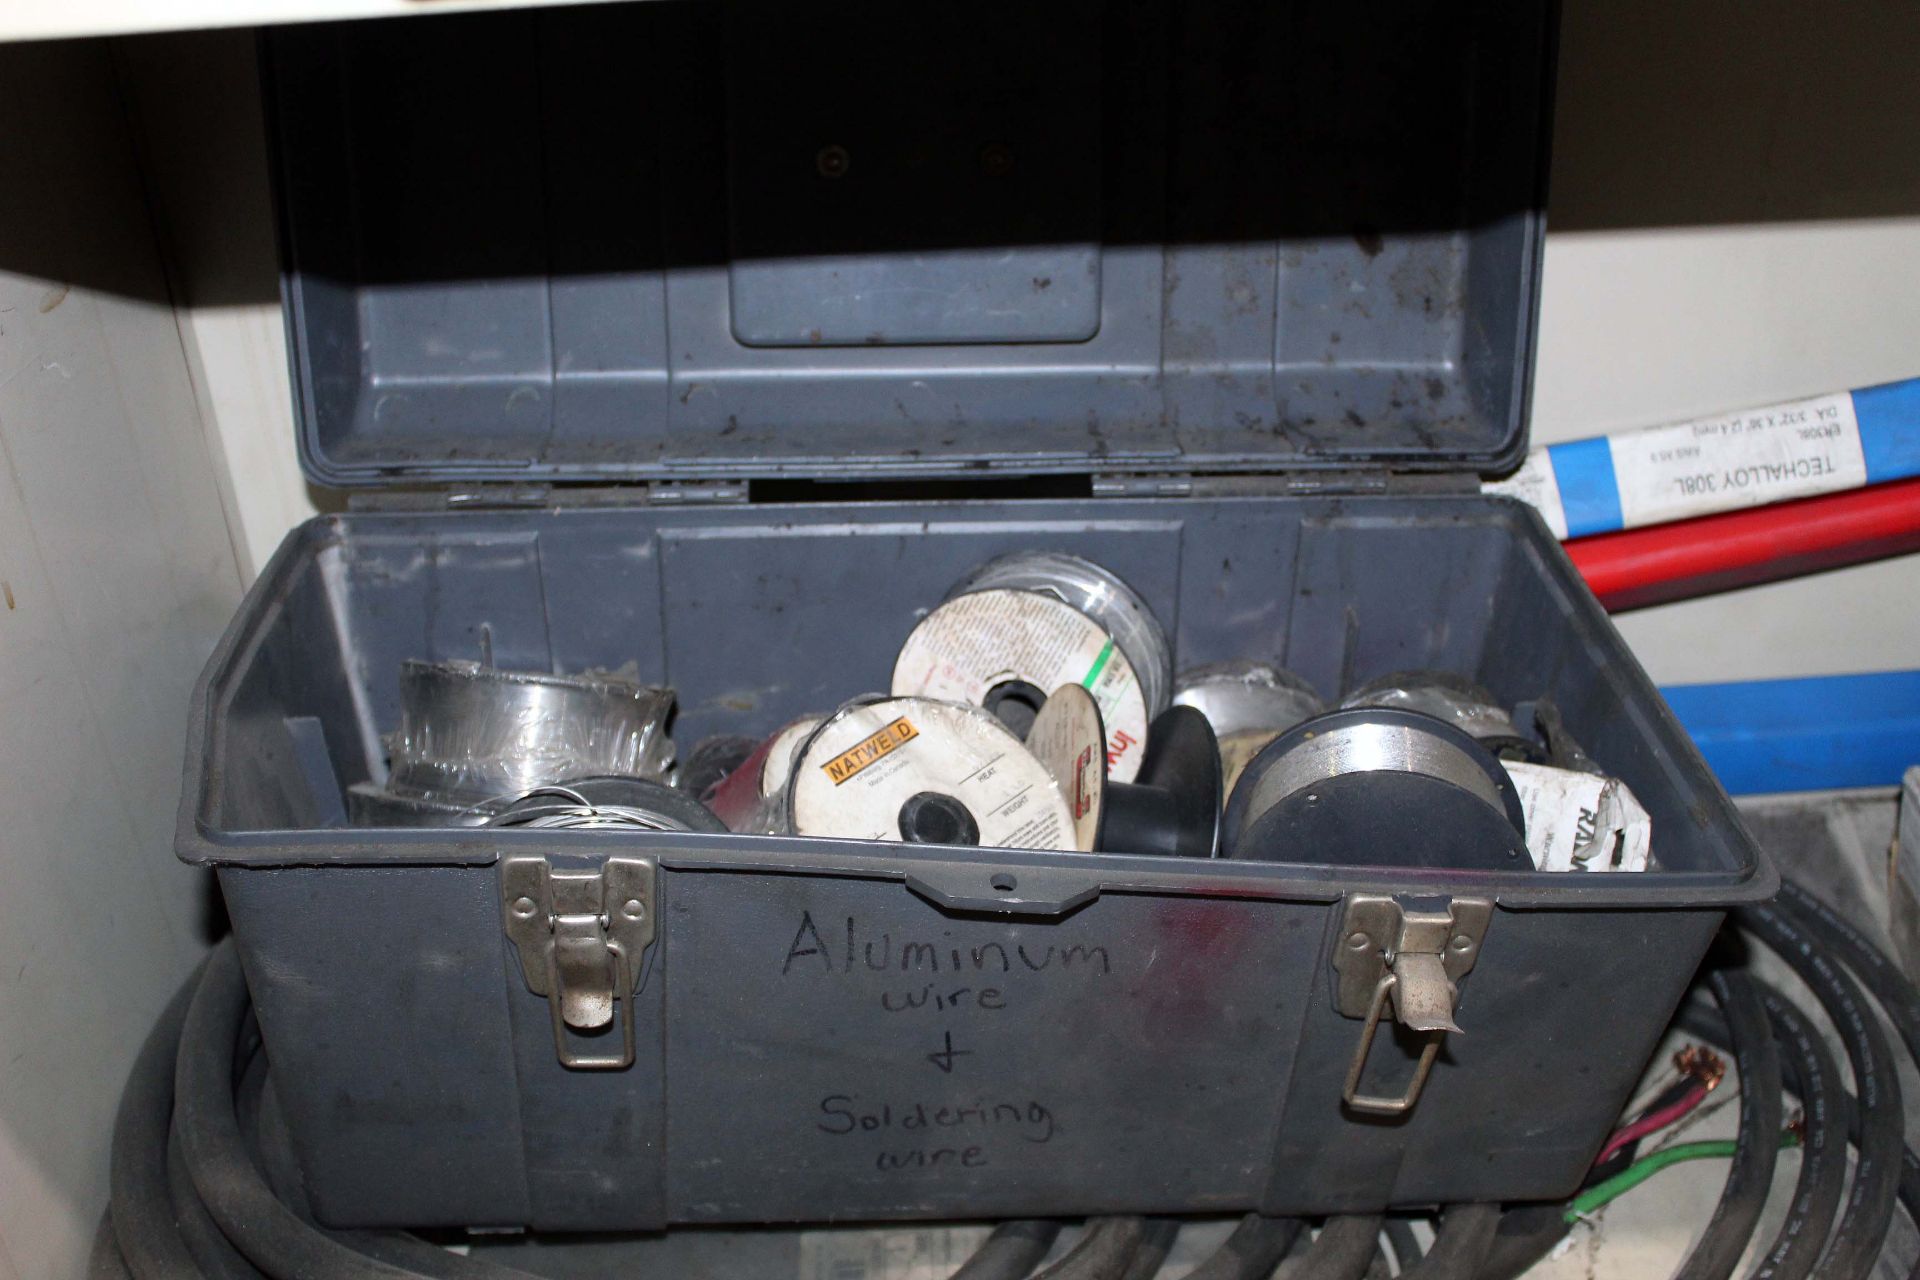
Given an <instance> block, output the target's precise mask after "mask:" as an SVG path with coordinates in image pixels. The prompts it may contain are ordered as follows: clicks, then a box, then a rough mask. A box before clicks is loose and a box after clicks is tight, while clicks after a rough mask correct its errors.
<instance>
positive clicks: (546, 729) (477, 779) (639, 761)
mask: <svg viewBox="0 0 1920 1280" xmlns="http://www.w3.org/2000/svg"><path fill="white" fill-rule="evenodd" d="M672 713H673V691H672V690H671V689H661V688H654V687H650V686H647V685H642V684H639V683H637V682H635V681H632V680H627V679H624V678H622V677H619V676H609V675H577V676H560V675H548V674H544V673H540V672H520V671H501V670H499V669H497V668H494V667H483V666H481V665H480V664H479V663H475V662H421V661H417V660H410V661H408V662H406V663H403V664H402V666H401V670H400V728H399V731H398V732H397V733H395V734H394V735H393V738H392V740H391V742H390V749H391V753H392V769H391V775H390V777H389V778H388V781H387V789H388V790H389V791H391V792H393V793H394V794H396V795H405V796H414V797H418V798H421V799H437V800H451V801H467V802H471V801H476V800H483V799H489V798H492V797H495V796H502V795H519V794H522V793H524V792H527V791H531V790H533V789H534V788H536V787H539V786H541V785H542V784H544V783H548V782H555V781H559V780H560V779H563V778H575V777H589V776H595V775H602V774H605V775H618V776H623V777H648V778H658V777H660V776H662V775H664V774H665V773H666V771H667V769H668V767H669V766H670V765H671V764H672V763H673V743H672V740H671V739H669V738H668V737H667V720H668V718H669V717H670V716H671V715H672Z"/></svg>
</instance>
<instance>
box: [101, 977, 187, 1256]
mask: <svg viewBox="0 0 1920 1280" xmlns="http://www.w3.org/2000/svg"><path fill="white" fill-rule="evenodd" d="M204 968H205V966H204V965H203V966H201V969H196V970H195V973H194V976H193V977H189V978H188V979H187V981H186V982H185V984H183V985H182V986H181V988H180V990H179V992H178V993H177V994H175V995H174V997H173V999H171V1000H169V1001H168V1002H167V1007H166V1008H165V1009H164V1010H162V1011H161V1013H160V1018H159V1020H158V1021H157V1022H155V1023H154V1024H153V1030H152V1031H150V1032H148V1033H147V1038H146V1040H145V1041H144V1042H143V1043H142V1044H141V1046H140V1052H139V1054H138V1055H136V1056H135V1058H134V1062H133V1072H132V1074H131V1075H129V1076H128V1077H127V1087H126V1089H125V1091H124V1092H122V1093H121V1095H120V1106H119V1108H118V1109H117V1110H116V1111H115V1112H114V1119H113V1144H112V1154H111V1155H110V1157H109V1166H108V1175H107V1182H108V1194H109V1197H110V1200H111V1203H112V1205H113V1207H112V1209H111V1210H110V1211H109V1216H110V1218H111V1220H112V1223H113V1235H114V1240H115V1241H116V1242H117V1243H118V1244H119V1248H120V1256H121V1257H122V1258H123V1259H125V1261H126V1265H127V1270H128V1271H130V1272H132V1274H133V1275H134V1277H135V1280H192V1277H195V1276H198V1275H199V1274H200V1269H199V1267H198V1266H196V1265H195V1263H194V1258H193V1255H192V1253H190V1252H189V1251H188V1249H187V1245H186V1242H185V1241H184V1240H182V1239H181V1238H180V1233H179V1231H178V1230H176V1229H175V1227H174V1218H173V1197H172V1194H171V1193H170V1192H169V1190H168V1187H167V1131H168V1129H169V1128H170V1127H171V1126H172V1123H173V1058H174V1051H175V1046H176V1045H177V1044H178V1043H179V1042H180V1033H181V1028H182V1027H183V1026H184V1025H185V1023H186V1020H187V1006H188V1005H189V1004H190V1003H191V1002H192V1000H193V993H194V991H195V989H196V988H197V986H198V975H199V973H200V972H201V971H202V970H204Z"/></svg>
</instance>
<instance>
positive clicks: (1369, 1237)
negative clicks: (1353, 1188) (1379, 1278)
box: [1288, 1214, 1380, 1280]
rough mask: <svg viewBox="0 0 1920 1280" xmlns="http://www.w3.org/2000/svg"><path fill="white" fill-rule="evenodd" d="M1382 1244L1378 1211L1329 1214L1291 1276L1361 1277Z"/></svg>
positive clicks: (1314, 1279)
mask: <svg viewBox="0 0 1920 1280" xmlns="http://www.w3.org/2000/svg"><path fill="white" fill-rule="evenodd" d="M1379 1247H1380V1215H1379V1214H1343V1215H1342V1216H1340V1217H1338V1218H1328V1219H1327V1221H1326V1224H1325V1225H1324V1226H1322V1227H1321V1228H1320V1234H1319V1235H1318V1236H1317V1237H1315V1239H1314V1242H1313V1247H1312V1248H1311V1249H1308V1250H1307V1252H1306V1256H1304V1257H1302V1258H1301V1259H1300V1262H1299V1265H1298V1266H1297V1267H1295V1268H1294V1271H1293V1274H1292V1275H1291V1276H1289V1277H1288V1280H1360V1277H1361V1276H1362V1275H1364V1274H1365V1273H1366V1270H1367V1264H1368V1263H1370V1262H1372V1261H1373V1253H1374V1250H1375V1249H1377V1248H1379Z"/></svg>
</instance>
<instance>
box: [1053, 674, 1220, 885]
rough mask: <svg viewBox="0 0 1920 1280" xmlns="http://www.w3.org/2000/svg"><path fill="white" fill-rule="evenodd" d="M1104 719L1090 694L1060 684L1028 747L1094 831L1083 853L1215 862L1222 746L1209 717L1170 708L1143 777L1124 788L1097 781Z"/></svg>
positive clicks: (1154, 734) (1150, 736)
mask: <svg viewBox="0 0 1920 1280" xmlns="http://www.w3.org/2000/svg"><path fill="white" fill-rule="evenodd" d="M1099 717H1100V709H1099V707H1098V706H1097V705H1096V704H1095V703H1094V700H1093V697H1092V695H1091V694H1089V693H1088V692H1087V691H1086V690H1085V689H1084V688H1082V687H1080V686H1079V685H1063V686H1061V687H1060V688H1059V689H1056V690H1055V691H1054V693H1053V696H1052V697H1050V698H1048V699H1047V703H1046V705H1045V706H1044V707H1042V708H1041V709H1040V715H1039V718H1038V719H1037V720H1036V721H1035V722H1034V727H1033V733H1032V734H1030V735H1029V736H1028V738H1027V746H1028V747H1029V748H1030V749H1031V750H1032V751H1033V753H1034V754H1035V755H1036V756H1038V757H1039V758H1040V760H1041V762H1042V763H1043V764H1047V765H1048V766H1049V769H1050V770H1051V771H1052V772H1053V773H1054V776H1055V778H1056V781H1058V783H1059V784H1060V787H1061V790H1062V793H1063V794H1064V795H1065V796H1066V799H1067V805H1068V809H1069V811H1070V812H1071V813H1072V815H1073V817H1074V819H1075V821H1076V823H1084V824H1085V825H1086V826H1089V827H1091V828H1092V836H1093V839H1092V842H1091V843H1090V844H1085V845H1081V846H1079V847H1081V848H1093V849H1100V850H1103V851H1105V852H1109V853H1148V854H1159V855H1161V856H1163V857H1174V858H1211V857H1215V856H1217V855H1218V853H1219V851H1220V806H1221V801H1222V799H1223V797H1222V795H1221V763H1220V744H1219V742H1218V740H1217V739H1216V738H1215V737H1214V733H1213V726H1212V725H1210V724H1208V723H1207V718H1206V717H1205V716H1204V715H1202V714H1200V712H1198V711H1196V710H1194V709H1193V708H1192V707H1168V708H1167V709H1166V710H1165V711H1162V712H1161V713H1160V714H1159V715H1157V716H1155V717H1154V720H1153V724H1152V726H1151V727H1150V728H1149V729H1148V730H1147V752H1146V758H1145V759H1144V760H1143V761H1142V762H1141V765H1140V773H1139V776H1138V777H1137V778H1136V779H1135V780H1134V781H1133V782H1131V783H1126V782H1113V781H1110V780H1104V779H1102V778H1101V777H1100V766H1101V765H1102V764H1103V763H1104V761H1103V759H1102V758H1101V757H1100V756H1099V755H1098V754H1097V753H1098V747H1099V743H1100V742H1101V741H1102V739H1103V737H1104V735H1103V734H1102V733H1101V728H1100V722H1099ZM1089 722H1090V723H1089ZM1056 725H1058V726H1061V728H1059V729H1056V727H1055V726H1056ZM1066 726H1071V728H1067V727H1066ZM1056 744H1058V745H1056ZM1089 760H1090V761H1091V765H1092V767H1091V768H1088V767H1087V766H1088V762H1089Z"/></svg>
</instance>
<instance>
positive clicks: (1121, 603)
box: [947, 551, 1173, 732]
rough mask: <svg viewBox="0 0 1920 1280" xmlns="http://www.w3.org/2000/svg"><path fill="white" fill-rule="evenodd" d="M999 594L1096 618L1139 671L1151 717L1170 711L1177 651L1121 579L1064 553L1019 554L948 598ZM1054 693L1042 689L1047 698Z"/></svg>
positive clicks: (974, 576)
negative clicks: (1029, 595) (1039, 597)
mask: <svg viewBox="0 0 1920 1280" xmlns="http://www.w3.org/2000/svg"><path fill="white" fill-rule="evenodd" d="M995 589H1006V590H1011V591H1037V592H1039V593H1041V594H1043V595H1049V596H1052V597H1053V598H1054V599H1056V600H1059V601H1061V602H1063V603H1065V604H1070V605H1072V606H1073V607H1074V608H1075V609H1078V610H1079V611H1080V612H1081V613H1084V614H1085V615H1087V616H1088V617H1089V618H1092V619H1093V620H1094V621H1095V622H1097V623H1099V624H1100V627H1101V629H1102V630H1104V631H1105V632H1106V633H1107V634H1108V635H1110V636H1112V637H1113V638H1114V641H1115V642H1116V643H1117V644H1118V645H1119V646H1120V651H1121V652H1122V653H1125V654H1126V655H1127V661H1128V662H1129V663H1131V664H1132V665H1133V670H1134V673H1135V675H1136V676H1137V677H1138V678H1139V680H1140V689H1141V693H1142V695H1143V697H1144V699H1145V701H1146V707H1147V715H1148V716H1149V717H1152V716H1157V715H1159V714H1160V713H1161V712H1162V711H1165V710H1166V709H1167V706H1168V703H1169V699H1170V698H1171V697H1172V696H1173V646H1172V645H1170V644H1168V643H1167V633H1166V630H1165V628H1163V627H1162V626H1161V625H1160V619H1159V618H1158V617H1156V616H1155V615H1154V612H1153V610H1152V609H1150V608H1148V607H1147V602H1146V601H1145V600H1144V599H1142V598H1141V596H1140V593H1139V592H1137V591H1135V590H1134V589H1133V588H1132V587H1130V586H1128V585H1127V584H1126V582H1125V581H1123V580H1122V579H1121V578H1120V576H1119V575H1118V574H1116V573H1114V572H1113V571H1112V570H1110V569H1107V568H1105V567H1104V566H1101V565H1098V564H1095V563H1094V562H1093V561H1091V560H1086V559H1083V558H1081V557H1080V556H1076V555H1069V554H1067V553H1066V552H1064V551H1016V552H1013V553H1012V554H1010V555H1004V556H998V557H996V558H995V559H992V560H989V561H987V563H985V564H983V565H981V566H980V567H979V568H977V569H975V570H973V571H972V572H971V573H969V574H967V576H966V577H964V578H962V579H961V580H960V581H959V582H958V583H956V584H955V585H954V587H953V589H952V590H951V591H949V592H947V598H948V599H949V600H951V599H952V598H954V597H955V596H959V595H965V594H967V593H969V592H973V591H990V590H995ZM1053 687H1054V686H1053V685H1050V684H1049V685H1042V686H1041V691H1042V694H1043V696H1044V694H1045V692H1046V691H1047V690H1050V689H1052V688H1053ZM1015 732H1018V730H1017V729H1016V730H1015Z"/></svg>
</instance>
